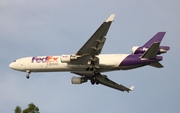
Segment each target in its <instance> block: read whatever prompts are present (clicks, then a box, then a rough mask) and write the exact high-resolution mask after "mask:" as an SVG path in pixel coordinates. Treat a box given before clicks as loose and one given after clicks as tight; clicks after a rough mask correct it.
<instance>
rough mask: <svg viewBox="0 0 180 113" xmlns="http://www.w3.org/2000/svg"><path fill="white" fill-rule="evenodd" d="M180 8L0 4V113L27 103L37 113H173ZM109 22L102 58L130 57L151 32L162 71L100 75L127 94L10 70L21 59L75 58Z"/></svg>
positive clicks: (92, 2) (142, 3)
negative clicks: (163, 49)
mask: <svg viewBox="0 0 180 113" xmlns="http://www.w3.org/2000/svg"><path fill="white" fill-rule="evenodd" d="M179 11H180V1H179V0H151V1H150V0H136V1H135V0H98V1H97V0H1V1H0V71H1V74H0V113H12V112H14V109H15V107H16V106H20V107H21V108H22V109H25V108H26V107H27V105H28V104H29V103H31V102H33V103H34V104H35V105H37V106H38V107H39V109H40V112H41V113H59V112H62V113H72V112H75V113H77V112H78V113H92V112H101V113H110V112H111V113H119V112H121V113H144V112H146V113H160V112H161V113H170V112H172V113H179V112H180V96H179V95H180V88H179V86H180V82H179V80H180V70H179V63H180V60H179V58H180V52H179V48H180V45H179V42H180V38H179V36H180V32H179V30H180V12H179ZM113 13H114V14H116V16H115V19H114V22H113V23H112V25H111V28H110V30H109V32H108V34H107V36H106V38H107V40H106V43H105V45H104V48H103V50H102V53H108V54H111V53H112V54H113V53H122V54H123V53H129V54H130V53H131V48H132V46H137V45H139V46H141V45H143V44H144V43H145V42H146V41H148V40H149V39H150V38H151V37H153V36H154V35H155V34H156V33H157V32H160V31H165V32H166V35H165V37H164V39H163V41H162V43H161V45H164V46H165V45H166V46H170V47H171V49H170V51H168V52H167V53H166V54H163V61H161V63H162V64H163V65H164V68H161V69H158V68H154V67H150V66H145V67H141V68H138V69H133V70H129V71H114V72H107V73H103V74H105V75H107V76H108V78H110V79H111V80H113V81H115V82H117V83H119V84H123V85H125V86H127V87H130V86H132V85H134V86H135V89H134V91H132V92H130V93H127V92H121V91H118V90H114V89H111V88H108V87H105V86H103V85H91V83H90V82H87V83H84V84H81V85H73V84H71V78H72V77H73V76H77V75H74V74H72V73H69V72H53V73H50V72H49V73H31V75H30V79H29V80H27V79H26V77H25V76H26V73H24V72H18V71H14V70H12V69H10V68H9V64H10V63H11V62H12V61H14V60H16V59H18V58H22V57H27V56H40V55H62V54H74V53H76V52H77V51H78V50H79V49H80V48H81V46H82V45H83V44H84V43H85V42H86V41H87V40H88V38H89V37H90V36H91V35H92V34H93V33H94V32H95V31H96V29H97V28H98V27H99V26H100V25H101V24H102V22H103V21H104V20H106V19H107V18H108V17H109V15H110V14H113Z"/></svg>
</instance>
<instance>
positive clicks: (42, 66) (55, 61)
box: [10, 54, 129, 72]
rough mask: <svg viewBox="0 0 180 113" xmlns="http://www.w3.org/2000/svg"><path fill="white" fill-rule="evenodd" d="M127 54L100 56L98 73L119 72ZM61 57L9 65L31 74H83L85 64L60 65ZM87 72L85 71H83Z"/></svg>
mask: <svg viewBox="0 0 180 113" xmlns="http://www.w3.org/2000/svg"><path fill="white" fill-rule="evenodd" d="M128 55H129V54H101V55H98V56H97V57H98V58H99V72H105V71H112V70H120V69H121V67H120V66H119V65H120V63H121V62H122V61H123V60H124V59H125V58H126V57H127V56H128ZM61 57H62V56H36V57H25V58H20V59H18V60H16V61H15V62H13V63H11V64H10V67H13V69H15V70H19V71H27V70H29V71H32V72H52V71H70V72H83V71H85V69H84V67H85V65H86V64H83V61H81V60H80V61H77V62H76V61H71V62H69V63H62V61H61ZM85 72H87V71H85Z"/></svg>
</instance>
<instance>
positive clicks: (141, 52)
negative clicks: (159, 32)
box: [132, 46, 170, 55]
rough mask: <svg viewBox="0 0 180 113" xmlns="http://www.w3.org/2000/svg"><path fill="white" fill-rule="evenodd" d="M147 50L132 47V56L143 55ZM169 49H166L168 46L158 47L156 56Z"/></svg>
mask: <svg viewBox="0 0 180 113" xmlns="http://www.w3.org/2000/svg"><path fill="white" fill-rule="evenodd" d="M148 49H149V48H146V47H139V46H133V47H132V54H143V53H144V52H146V51H147V50H148ZM169 49H170V47H168V46H159V49H158V53H157V54H158V55H160V54H162V53H166V52H167V51H168V50H169Z"/></svg>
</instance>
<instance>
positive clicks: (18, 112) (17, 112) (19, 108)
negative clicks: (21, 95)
mask: <svg viewBox="0 0 180 113" xmlns="http://www.w3.org/2000/svg"><path fill="white" fill-rule="evenodd" d="M21 111H22V110H21V107H19V106H16V108H15V110H14V113H21Z"/></svg>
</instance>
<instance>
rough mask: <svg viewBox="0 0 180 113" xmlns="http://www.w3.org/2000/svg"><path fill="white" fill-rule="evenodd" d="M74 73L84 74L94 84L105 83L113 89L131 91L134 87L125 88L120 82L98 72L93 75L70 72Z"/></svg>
mask: <svg viewBox="0 0 180 113" xmlns="http://www.w3.org/2000/svg"><path fill="white" fill-rule="evenodd" d="M72 73H74V74H77V75H80V76H84V77H86V78H87V79H89V80H91V83H92V84H94V83H96V84H99V83H100V84H102V85H105V86H107V87H110V88H113V89H117V90H120V91H123V92H124V91H127V92H129V91H132V90H133V89H134V86H132V87H131V88H127V87H125V86H123V85H121V84H118V83H116V82H114V81H112V80H110V79H108V78H107V76H106V75H101V74H100V73H96V75H95V77H94V76H90V75H89V74H84V73H75V72H72Z"/></svg>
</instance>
